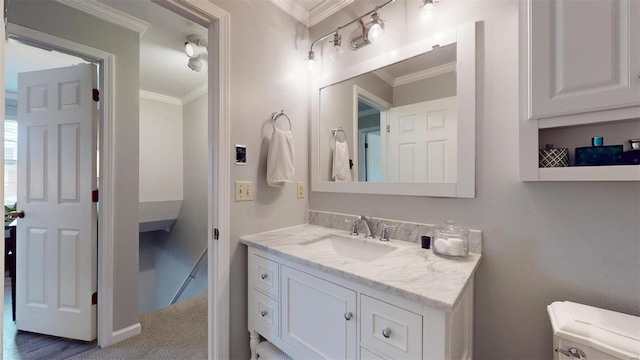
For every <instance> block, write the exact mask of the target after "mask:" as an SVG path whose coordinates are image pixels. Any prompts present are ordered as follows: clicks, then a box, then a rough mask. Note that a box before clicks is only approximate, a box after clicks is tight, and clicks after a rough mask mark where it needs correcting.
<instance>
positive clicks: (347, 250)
mask: <svg viewBox="0 0 640 360" xmlns="http://www.w3.org/2000/svg"><path fill="white" fill-rule="evenodd" d="M374 241H377V240H373V239H372V240H369V241H364V240H361V239H354V238H346V237H341V236H329V237H325V238H320V239H317V240H313V241H309V242H307V243H303V244H300V245H302V246H306V247H309V248H312V249H314V250H318V251H323V252H328V253H331V254H336V255H340V256H344V257H346V258H350V259H354V260H359V261H364V262H371V261H375V260H378V259H380V258H381V257H383V256H385V255H387V254H388V253H390V252H392V251H393V250H395V249H397V248H396V247H395V246H393V245H389V244H384V243H380V242H374Z"/></svg>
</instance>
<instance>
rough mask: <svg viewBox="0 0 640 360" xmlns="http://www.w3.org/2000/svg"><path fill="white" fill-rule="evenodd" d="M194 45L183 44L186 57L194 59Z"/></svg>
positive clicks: (189, 43)
mask: <svg viewBox="0 0 640 360" xmlns="http://www.w3.org/2000/svg"><path fill="white" fill-rule="evenodd" d="M193 45H194V44H193V43H192V42H190V41H188V42H186V43H184V52H185V53H186V54H187V56H188V57H190V58H194V56H193V55H194V53H195V48H194V46H193Z"/></svg>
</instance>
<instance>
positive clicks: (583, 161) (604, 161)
mask: <svg viewBox="0 0 640 360" xmlns="http://www.w3.org/2000/svg"><path fill="white" fill-rule="evenodd" d="M575 159H576V166H593V165H618V164H620V163H622V145H607V146H589V147H579V148H576V157H575Z"/></svg>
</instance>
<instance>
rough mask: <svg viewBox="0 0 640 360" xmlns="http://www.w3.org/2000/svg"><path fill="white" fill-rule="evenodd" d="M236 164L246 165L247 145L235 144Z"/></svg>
mask: <svg viewBox="0 0 640 360" xmlns="http://www.w3.org/2000/svg"><path fill="white" fill-rule="evenodd" d="M236 165H247V145H240V144H236Z"/></svg>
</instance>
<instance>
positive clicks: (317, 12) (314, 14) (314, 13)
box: [307, 0, 353, 27]
mask: <svg viewBox="0 0 640 360" xmlns="http://www.w3.org/2000/svg"><path fill="white" fill-rule="evenodd" d="M352 2H353V0H338V1H335V0H334V1H329V0H325V1H323V2H322V3H321V4H319V5H317V6H316V7H314V8H313V9H311V11H310V12H309V23H308V25H307V27H312V26H313V25H315V24H317V23H319V22H320V21H322V20H324V19H326V18H328V17H329V16H331V15H333V14H335V13H337V12H338V11H340V9H342V8H344V7H346V6H348V5H349V4H351V3H352Z"/></svg>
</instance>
